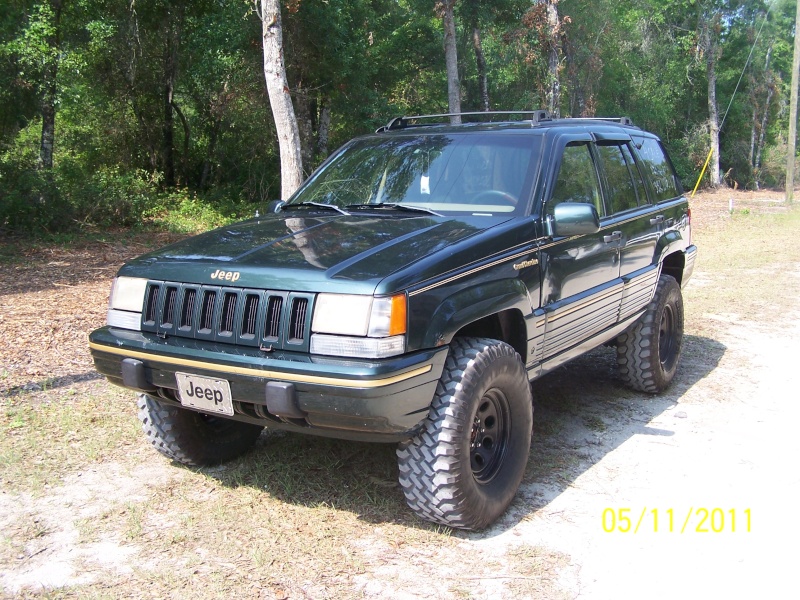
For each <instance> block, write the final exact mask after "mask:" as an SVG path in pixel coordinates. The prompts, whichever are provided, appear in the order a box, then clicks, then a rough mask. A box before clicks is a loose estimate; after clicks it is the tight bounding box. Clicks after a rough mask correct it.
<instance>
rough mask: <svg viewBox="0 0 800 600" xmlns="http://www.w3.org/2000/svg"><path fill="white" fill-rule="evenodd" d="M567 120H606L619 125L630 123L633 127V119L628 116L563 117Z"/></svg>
mask: <svg viewBox="0 0 800 600" xmlns="http://www.w3.org/2000/svg"><path fill="white" fill-rule="evenodd" d="M565 118H566V120H568V121H608V122H609V123H619V124H620V125H630V126H632V127H635V125H634V124H633V119H631V118H630V117H565Z"/></svg>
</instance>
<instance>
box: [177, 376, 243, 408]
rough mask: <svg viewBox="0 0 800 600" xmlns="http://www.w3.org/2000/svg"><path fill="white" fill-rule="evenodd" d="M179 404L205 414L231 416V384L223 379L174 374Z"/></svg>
mask: <svg viewBox="0 0 800 600" xmlns="http://www.w3.org/2000/svg"><path fill="white" fill-rule="evenodd" d="M175 379H176V380H177V381H178V397H179V398H180V400H181V404H183V405H184V406H190V407H192V408H196V409H198V410H202V411H203V412H207V413H217V414H221V415H228V416H233V401H232V400H231V384H230V383H228V382H227V381H226V380H225V379H217V378H215V377H203V376H201V375H189V374H188V373H175Z"/></svg>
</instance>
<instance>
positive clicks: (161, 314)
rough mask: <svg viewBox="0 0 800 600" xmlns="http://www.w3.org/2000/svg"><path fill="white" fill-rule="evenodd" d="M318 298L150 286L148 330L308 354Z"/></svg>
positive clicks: (144, 318) (160, 283) (146, 310)
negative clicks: (312, 321)
mask: <svg viewBox="0 0 800 600" xmlns="http://www.w3.org/2000/svg"><path fill="white" fill-rule="evenodd" d="M313 298H314V296H313V294H298V293H291V294H290V293H287V292H279V291H270V290H250V289H240V288H229V287H220V286H210V285H202V286H201V285H193V284H181V283H171V282H164V281H150V282H148V285H147V291H146V293H145V301H144V307H143V312H142V331H148V332H154V333H158V334H159V335H161V336H162V337H163V336H176V337H183V338H193V339H200V340H209V341H214V342H221V343H228V344H242V345H246V346H262V347H265V348H272V349H281V348H289V349H296V350H307V349H308V340H309V336H310V319H309V315H310V309H311V305H312V302H313Z"/></svg>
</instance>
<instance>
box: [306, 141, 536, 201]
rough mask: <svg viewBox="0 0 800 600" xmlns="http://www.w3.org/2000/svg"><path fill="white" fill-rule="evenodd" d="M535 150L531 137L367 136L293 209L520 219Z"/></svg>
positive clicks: (310, 185) (312, 182) (309, 186)
mask: <svg viewBox="0 0 800 600" xmlns="http://www.w3.org/2000/svg"><path fill="white" fill-rule="evenodd" d="M533 146H534V136H530V135H524V136H523V135H497V134H496V133H495V134H493V135H492V134H480V133H468V134H430V135H415V136H413V137H412V136H397V137H391V138H387V137H370V138H362V139H359V140H356V141H355V142H353V143H352V144H350V145H348V146H346V147H345V148H344V149H343V150H342V151H341V152H340V153H339V154H338V155H337V156H335V157H334V158H333V159H332V160H331V161H330V162H329V163H328V164H327V165H325V167H324V168H322V169H321V170H320V171H318V172H317V173H315V174H314V176H313V177H312V178H311V179H309V180H308V181H307V182H306V184H305V185H304V186H303V187H302V188H301V189H300V190H298V192H297V194H295V196H294V197H293V198H292V200H291V201H290V204H300V203H303V202H315V203H320V204H331V205H334V206H338V207H340V208H345V207H353V206H355V205H381V206H384V207H385V206H386V205H392V204H399V205H405V206H414V207H419V208H424V209H428V210H429V211H435V212H437V213H448V212H450V213H452V212H456V213H462V214H463V213H467V214H497V213H521V212H522V211H524V210H525V208H526V205H527V199H528V197H529V193H528V190H529V188H530V183H529V182H528V181H527V174H528V172H529V171H530V169H529V166H530V162H531V156H532V154H533ZM376 208H378V206H376Z"/></svg>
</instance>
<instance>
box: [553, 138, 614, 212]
mask: <svg viewBox="0 0 800 600" xmlns="http://www.w3.org/2000/svg"><path fill="white" fill-rule="evenodd" d="M561 202H584V203H586V204H592V205H594V207H595V208H596V209H597V214H598V215H600V216H601V217H602V216H603V213H604V210H603V202H602V198H601V196H600V183H599V180H598V179H597V171H596V170H595V168H594V161H592V155H591V153H590V151H589V145H588V144H584V143H577V144H576V143H571V144H569V145H568V146H567V147H566V148H564V153H563V155H562V156H561V167H560V168H559V171H558V177H557V178H556V183H555V188H554V189H553V194H552V196H551V197H550V201H549V202H548V204H547V212H548V214H553V208H554V207H555V206H556V205H557V204H559V203H561Z"/></svg>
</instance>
